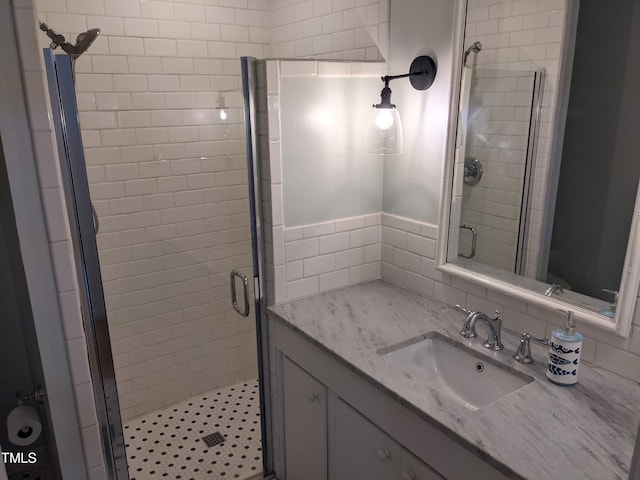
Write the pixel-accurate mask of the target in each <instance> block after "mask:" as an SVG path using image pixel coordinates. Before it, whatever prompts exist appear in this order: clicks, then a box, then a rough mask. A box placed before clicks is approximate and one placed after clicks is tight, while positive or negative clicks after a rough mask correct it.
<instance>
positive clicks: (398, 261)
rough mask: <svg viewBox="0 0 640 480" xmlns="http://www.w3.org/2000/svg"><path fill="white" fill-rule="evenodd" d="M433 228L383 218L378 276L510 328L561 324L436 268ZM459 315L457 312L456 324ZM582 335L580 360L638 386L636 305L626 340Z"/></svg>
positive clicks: (544, 330)
mask: <svg viewBox="0 0 640 480" xmlns="http://www.w3.org/2000/svg"><path fill="white" fill-rule="evenodd" d="M437 233H438V226H437V225H432V224H428V223H423V222H418V221H415V220H411V219H408V218H403V217H398V216H395V215H389V214H386V213H383V214H382V235H381V244H382V247H381V254H382V256H381V264H380V273H381V278H382V279H383V280H386V281H388V282H391V283H394V284H396V285H399V286H401V287H404V288H407V289H409V290H413V291H415V292H417V293H419V294H422V295H425V296H427V297H432V298H435V299H437V300H440V301H442V302H444V303H447V304H449V305H455V304H460V305H463V306H465V307H467V308H469V309H472V310H480V311H484V312H488V313H491V312H493V311H494V310H495V309H500V310H501V311H502V312H503V321H504V325H505V326H506V327H508V328H511V329H512V330H516V331H521V332H525V331H526V332H529V333H530V334H531V335H534V336H537V337H548V336H549V334H550V332H551V330H553V329H556V328H558V327H559V326H560V324H561V323H562V316H561V315H560V314H556V313H555V312H549V311H547V310H543V309H540V308H538V307H535V306H533V305H528V304H526V303H524V302H520V301H517V300H514V299H513V298H510V297H508V296H507V295H503V294H501V293H498V292H495V291H493V290H490V289H488V288H485V287H481V286H478V285H474V284H472V283H469V282H467V281H463V280H460V279H457V278H454V277H451V276H450V275H447V274H443V273H442V272H440V271H439V270H437V269H436V260H435V258H436V252H435V242H436V238H437ZM462 321H463V317H462V314H461V317H460V322H461V323H462ZM579 330H580V331H581V332H582V333H583V334H584V336H585V340H584V347H583V353H582V359H583V360H584V361H586V362H589V363H591V364H592V365H594V366H597V367H602V368H605V369H607V370H609V371H612V372H614V373H617V374H618V375H622V376H624V377H627V378H629V379H631V380H633V381H635V382H640V305H639V306H637V307H636V312H635V315H634V320H633V327H632V329H631V334H630V336H629V338H622V337H619V336H616V335H613V334H604V333H603V332H601V331H598V330H596V329H594V328H590V327H586V326H580V325H579Z"/></svg>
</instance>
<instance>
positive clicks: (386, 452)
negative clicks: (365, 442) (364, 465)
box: [378, 448, 391, 462]
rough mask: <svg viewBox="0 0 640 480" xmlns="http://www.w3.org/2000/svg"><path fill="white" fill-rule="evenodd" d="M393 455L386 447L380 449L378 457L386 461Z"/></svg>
mask: <svg viewBox="0 0 640 480" xmlns="http://www.w3.org/2000/svg"><path fill="white" fill-rule="evenodd" d="M390 456H391V452H390V451H389V450H387V449H386V448H384V449H381V450H378V458H379V459H380V461H381V462H386V461H387V460H388V459H389V457H390Z"/></svg>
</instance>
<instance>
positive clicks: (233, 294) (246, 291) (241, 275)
mask: <svg viewBox="0 0 640 480" xmlns="http://www.w3.org/2000/svg"><path fill="white" fill-rule="evenodd" d="M236 277H238V278H239V279H240V280H242V289H243V293H244V310H241V309H240V305H238V295H237V293H236ZM230 280H231V304H232V305H233V309H234V310H235V311H236V312H238V313H239V314H240V315H242V316H243V317H248V316H249V279H248V278H247V276H246V275H245V274H244V273H241V272H239V271H238V270H233V271H232V272H231V275H230Z"/></svg>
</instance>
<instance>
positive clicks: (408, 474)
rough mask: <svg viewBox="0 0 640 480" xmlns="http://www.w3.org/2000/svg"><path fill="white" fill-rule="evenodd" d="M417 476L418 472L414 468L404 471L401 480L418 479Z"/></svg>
mask: <svg viewBox="0 0 640 480" xmlns="http://www.w3.org/2000/svg"><path fill="white" fill-rule="evenodd" d="M417 478H418V476H417V475H416V472H414V471H413V470H408V471H406V472H404V473H403V474H402V476H401V477H400V479H401V480H416V479H417Z"/></svg>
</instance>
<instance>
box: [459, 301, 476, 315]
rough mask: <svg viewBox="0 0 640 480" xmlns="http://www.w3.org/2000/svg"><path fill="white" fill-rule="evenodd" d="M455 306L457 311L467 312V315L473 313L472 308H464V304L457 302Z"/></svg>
mask: <svg viewBox="0 0 640 480" xmlns="http://www.w3.org/2000/svg"><path fill="white" fill-rule="evenodd" d="M455 308H456V310H457V311H459V312H462V313H466V314H467V315H471V314H472V313H473V312H472V311H471V310H467V309H466V308H464V307H463V306H462V305H460V304H458V303H456V305H455Z"/></svg>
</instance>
